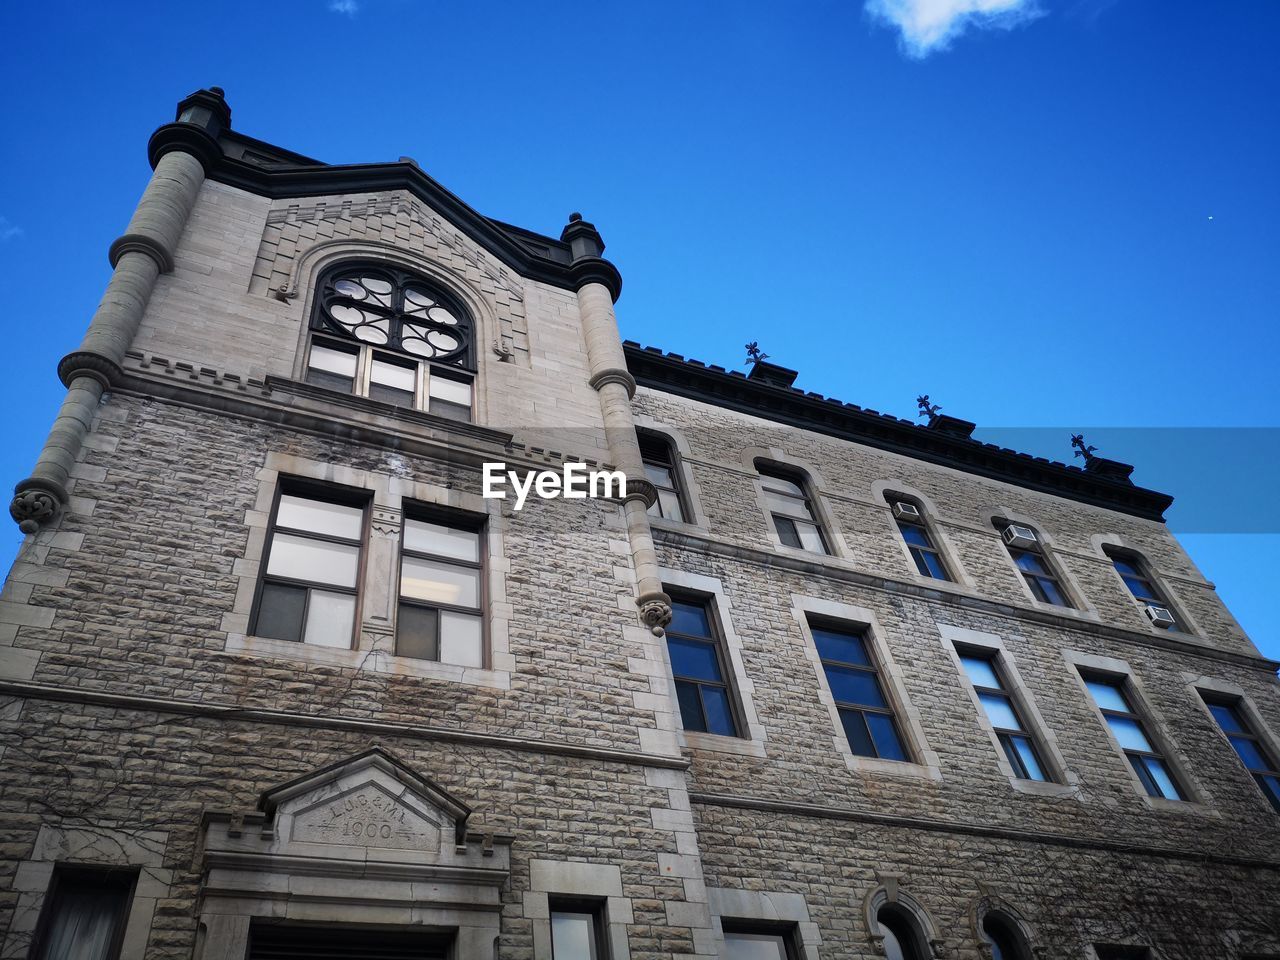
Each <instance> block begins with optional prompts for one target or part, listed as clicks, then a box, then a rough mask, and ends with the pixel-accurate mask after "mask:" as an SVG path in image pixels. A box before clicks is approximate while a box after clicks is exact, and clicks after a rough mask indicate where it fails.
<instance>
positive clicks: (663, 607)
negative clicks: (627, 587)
mask: <svg viewBox="0 0 1280 960" xmlns="http://www.w3.org/2000/svg"><path fill="white" fill-rule="evenodd" d="M636 605H637V606H638V607H639V608H640V620H641V621H642V622H643V623H644V625H645V626H646V627H648V628H649V632H650V633H652V634H653V635H654V636H655V637H661V636H663V635H664V634H665V633H666V628H667V624H669V623H670V622H671V598H670V597H668V596H667V595H666V594H665V593H659V594H644V595H642V596H640V597H639V598H637V600H636Z"/></svg>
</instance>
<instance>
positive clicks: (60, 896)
mask: <svg viewBox="0 0 1280 960" xmlns="http://www.w3.org/2000/svg"><path fill="white" fill-rule="evenodd" d="M136 877H137V874H136V873H135V872H133V871H129V870H100V869H90V868H77V867H68V866H58V867H56V868H55V869H54V872H53V881H52V883H51V884H50V887H49V893H48V895H47V896H46V898H45V905H44V910H43V913H42V914H41V918H40V925H39V927H38V931H37V935H36V941H37V942H36V949H35V950H33V951H32V952H31V956H32V957H33V958H36V960H115V958H116V957H117V956H118V955H119V953H120V942H121V940H122V939H123V937H124V926H125V920H126V918H127V916H128V913H129V903H130V901H131V900H132V899H133V885H134V881H135V879H136Z"/></svg>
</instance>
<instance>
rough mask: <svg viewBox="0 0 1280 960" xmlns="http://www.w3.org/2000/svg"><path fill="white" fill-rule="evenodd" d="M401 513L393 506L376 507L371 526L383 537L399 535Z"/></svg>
mask: <svg viewBox="0 0 1280 960" xmlns="http://www.w3.org/2000/svg"><path fill="white" fill-rule="evenodd" d="M400 522H401V513H400V511H399V510H395V509H393V508H391V507H374V508H373V519H372V521H371V522H370V524H369V525H370V526H371V527H372V528H373V532H374V533H376V534H378V535H379V536H383V537H392V538H394V537H398V536H399V535H400Z"/></svg>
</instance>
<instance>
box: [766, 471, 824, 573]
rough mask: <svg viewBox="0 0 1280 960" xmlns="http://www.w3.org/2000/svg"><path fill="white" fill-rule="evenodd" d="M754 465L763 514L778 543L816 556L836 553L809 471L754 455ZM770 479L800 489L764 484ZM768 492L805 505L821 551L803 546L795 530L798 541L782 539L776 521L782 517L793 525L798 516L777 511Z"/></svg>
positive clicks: (788, 548) (789, 548) (786, 547)
mask: <svg viewBox="0 0 1280 960" xmlns="http://www.w3.org/2000/svg"><path fill="white" fill-rule="evenodd" d="M754 466H755V471H756V478H757V480H758V482H759V486H760V495H761V502H762V505H763V507H764V511H765V516H767V517H768V518H769V522H770V525H771V527H772V529H773V534H774V536H775V537H777V540H778V544H779V545H780V546H782V547H784V548H785V549H787V550H796V551H799V552H801V553H807V554H810V555H811V556H815V557H834V556H836V552H835V547H834V544H833V539H832V537H831V534H830V532H829V531H828V530H827V528H826V523H825V522H824V521H823V517H822V515H821V514H820V513H819V511H818V509H817V499H818V498H817V491H815V490H814V488H813V482H812V480H811V479H810V477H809V474H808V473H807V472H806V471H804V470H801V469H798V468H796V467H789V466H786V465H785V464H778V463H776V462H774V461H771V460H764V459H757V460H756V461H755V464H754ZM771 479H772V480H780V481H782V482H784V483H790V484H792V485H794V486H796V487H799V488H800V491H801V495H800V496H796V495H795V494H794V493H792V492H791V491H789V490H777V489H769V488H768V487H767V486H766V484H767V481H769V480H771ZM770 495H773V496H780V497H786V498H788V499H790V500H795V501H797V502H799V503H800V504H801V505H802V506H803V507H804V511H805V513H806V514H807V515H808V517H809V520H808V522H809V523H810V524H812V525H813V528H814V530H815V531H816V532H817V535H818V541H819V542H820V543H821V544H822V551H821V552H818V551H816V550H810V549H809V548H808V547H806V546H804V541H803V539H802V538H801V537H800V536H799V534H798V533H797V535H796V539H797V540H799V541H800V543H799V544H790V543H787V542H786V541H785V540H784V539H783V536H782V529H781V527H780V526H779V525H778V518H779V517H781V518H782V519H784V520H787V521H789V522H790V523H791V524H792V526H794V525H795V521H797V520H801V518H800V517H791V516H788V515H786V514H779V513H776V512H775V511H774V509H773V507H772V505H771V504H770V503H769V496H770ZM801 522H804V521H803V520H801Z"/></svg>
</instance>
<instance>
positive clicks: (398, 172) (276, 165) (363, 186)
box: [150, 124, 622, 301]
mask: <svg viewBox="0 0 1280 960" xmlns="http://www.w3.org/2000/svg"><path fill="white" fill-rule="evenodd" d="M182 126H186V125H183V124H168V125H166V127H162V128H161V129H160V131H157V136H155V137H153V138H152V144H151V150H150V152H151V161H152V164H153V165H154V164H155V162H156V160H157V159H158V157H159V155H160V154H161V153H162V152H163V151H164V149H165V148H166V147H167V146H168V143H167V139H168V137H166V136H165V134H169V136H170V137H171V136H173V134H171V133H170V131H171V130H172V128H175V127H182ZM180 132H184V133H185V132H187V131H180ZM187 139H190V138H189V137H188V138H187ZM217 143H218V146H219V147H220V148H221V149H220V151H219V155H218V156H213V157H208V158H207V162H206V163H205V166H206V176H207V177H208V178H209V179H210V180H214V181H216V182H218V183H225V184H227V185H228V186H232V187H238V188H239V189H241V190H245V191H248V192H249V193H253V194H256V195H257V196H260V197H269V198H271V199H272V200H286V199H294V198H298V197H323V196H337V195H341V194H350V193H376V192H382V191H386V190H407V191H408V192H409V193H411V194H413V195H414V196H415V197H417V198H418V199H419V200H421V201H422V202H423V203H425V204H427V205H428V206H429V207H431V208H432V209H433V210H434V211H436V212H437V213H439V214H440V215H441V216H442V217H444V218H445V219H446V220H448V221H449V222H450V223H452V224H453V225H454V226H455V227H457V228H458V229H459V230H461V231H462V232H463V233H464V234H466V235H467V236H468V237H469V238H471V239H472V240H473V241H475V242H476V243H477V244H479V245H480V246H482V247H484V249H486V250H488V251H489V252H490V253H492V254H493V255H494V256H495V257H497V258H498V259H499V260H501V261H502V262H503V263H504V264H506V265H507V266H508V267H510V268H511V269H512V270H514V271H516V272H517V273H518V274H520V276H522V277H525V278H527V279H530V280H537V281H540V282H542V283H548V284H550V285H551V286H554V287H561V288H563V289H566V290H577V289H578V288H579V287H580V286H582V285H583V284H584V283H586V282H590V281H592V280H595V281H599V282H603V283H605V285H606V286H607V287H608V288H609V291H610V293H611V294H612V295H613V299H614V300H615V301H616V300H617V299H618V296H619V294H620V293H621V292H622V276H621V274H620V273H619V272H618V270H617V268H616V267H615V266H614V265H613V264H612V263H609V262H608V261H607V260H600V261H599V262H598V264H597V265H596V269H595V270H594V271H593V273H592V275H591V276H590V277H584V275H583V272H582V270H581V269H575V267H574V265H573V255H572V253H571V252H570V249H569V244H567V243H565V242H563V241H561V240H558V239H556V238H554V237H548V236H545V235H543V234H540V233H535V232H533V231H532V230H525V229H523V228H521V227H513V226H511V225H510V224H506V223H503V222H501V221H499V220H494V219H492V218H490V217H486V216H484V215H483V214H481V213H478V212H477V211H476V210H474V209H472V208H471V207H470V206H468V205H467V204H466V203H464V202H463V201H462V200H461V199H459V198H458V197H457V196H456V195H454V194H453V193H451V192H450V191H449V190H447V189H445V188H444V187H443V186H442V185H441V184H440V183H438V182H437V181H436V180H434V179H433V178H432V177H430V176H428V175H427V174H426V173H424V172H423V171H422V168H421V167H419V166H418V164H417V163H415V162H414V161H412V160H410V159H408V158H403V159H401V160H399V161H397V162H395V163H353V164H344V165H337V166H334V165H330V164H326V163H321V162H320V161H317V160H312V159H310V158H308V157H304V156H302V155H301V154H296V153H293V152H291V151H287V150H284V149H282V148H280V147H276V146H273V145H271V144H268V143H263V142H262V141H260V140H255V139H254V138H252V137H246V136H244V135H243V134H241V133H239V132H232V131H229V130H227V131H224V132H222V134H221V136H219V137H218V141H217ZM184 148H185V147H184ZM599 264H604V267H603V268H601V267H600V266H599ZM597 274H599V275H597Z"/></svg>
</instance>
